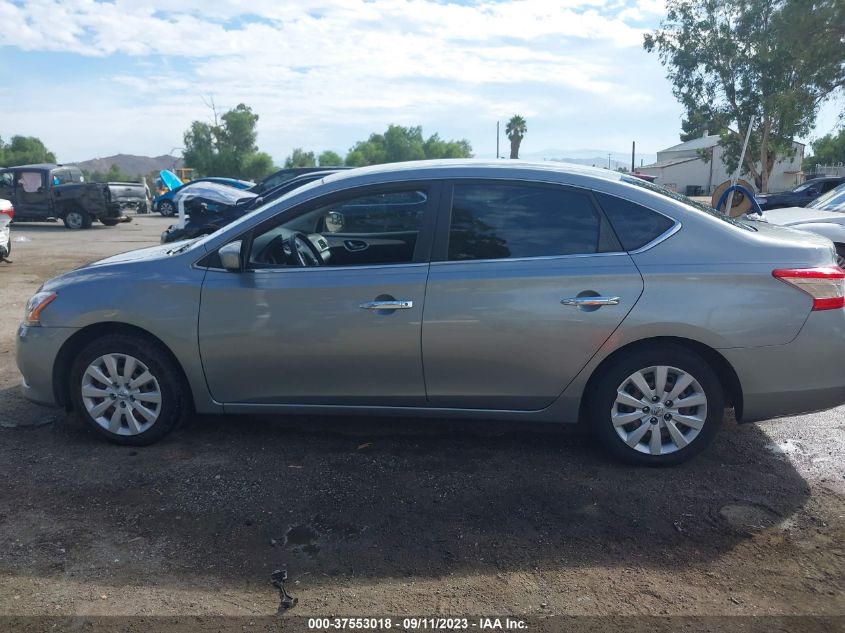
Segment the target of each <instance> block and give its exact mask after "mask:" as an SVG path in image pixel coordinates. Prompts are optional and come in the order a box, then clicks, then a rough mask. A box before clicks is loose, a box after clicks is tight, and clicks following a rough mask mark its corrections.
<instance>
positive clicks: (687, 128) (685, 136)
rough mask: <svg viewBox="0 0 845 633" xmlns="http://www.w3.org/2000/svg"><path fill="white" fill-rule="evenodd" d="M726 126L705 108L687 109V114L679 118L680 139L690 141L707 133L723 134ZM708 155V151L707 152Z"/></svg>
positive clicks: (726, 129)
mask: <svg viewBox="0 0 845 633" xmlns="http://www.w3.org/2000/svg"><path fill="white" fill-rule="evenodd" d="M727 131H728V126H727V125H725V122H724V121H723V120H721V119H720V118H718V117H714V116H713V114H712V113H711V112H708V111H707V109H706V108H698V109H691V110H687V116H686V117H685V118H683V119H681V135H680V136H681V141H684V142H686V141H691V140H693V139H696V138H701V137H702V136H704V134H705V132H706V133H707V134H719V135H721V134H723V133H725V132H727ZM708 155H709V153H708Z"/></svg>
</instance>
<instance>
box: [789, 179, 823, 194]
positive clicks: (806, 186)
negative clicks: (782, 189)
mask: <svg viewBox="0 0 845 633" xmlns="http://www.w3.org/2000/svg"><path fill="white" fill-rule="evenodd" d="M816 184H818V183H817V182H816V181H815V180H808V181H807V182H805V183H804V184H803V185H798V186H797V187H795V189H793V190H792V191H795V192H796V193H797V192H799V191H804V190H805V189H809V188H810V187H812V186H813V185H816Z"/></svg>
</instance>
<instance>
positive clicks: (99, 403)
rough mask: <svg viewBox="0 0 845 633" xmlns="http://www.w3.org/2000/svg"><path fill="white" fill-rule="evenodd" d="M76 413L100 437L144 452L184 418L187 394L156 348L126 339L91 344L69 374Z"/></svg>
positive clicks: (110, 337)
mask: <svg viewBox="0 0 845 633" xmlns="http://www.w3.org/2000/svg"><path fill="white" fill-rule="evenodd" d="M70 394H71V399H72V401H73V405H74V410H75V411H76V413H77V415H78V416H80V417H81V418H82V419H83V421H84V422H85V423H87V424H88V426H90V427H91V428H93V429H94V431H96V432H97V433H98V434H99V435H101V436H102V437H105V438H106V439H108V440H110V441H112V442H115V443H118V444H129V445H134V446H142V445H145V444H151V443H153V442H156V441H158V440H159V439H161V438H162V437H164V436H165V435H167V434H168V433H169V432H170V431H172V430H173V429H174V428H175V427H176V426H177V425H178V424H179V423H180V422H181V421H182V420H183V419H184V418H185V417H186V416H187V414H188V412H189V409H190V404H189V402H190V400H189V398H188V390H187V388H186V387H185V384H184V380H183V378H182V375H181V372H180V371H179V369H178V367H176V365H175V363H174V362H173V360H172V359H171V358H170V356H169V354H167V352H166V351H164V350H163V349H161V347H160V345H158V344H155V343H154V342H152V341H148V340H145V339H142V338H140V337H133V336H129V335H125V334H113V335H108V336H104V337H102V338H100V339H97V340H95V341H93V342H91V343H89V344H88V345H87V346H86V347H85V348H84V349H83V350H82V351H81V352H80V353H79V354H78V355H77V357H76V360H75V361H74V363H73V366H72V368H71V373H70Z"/></svg>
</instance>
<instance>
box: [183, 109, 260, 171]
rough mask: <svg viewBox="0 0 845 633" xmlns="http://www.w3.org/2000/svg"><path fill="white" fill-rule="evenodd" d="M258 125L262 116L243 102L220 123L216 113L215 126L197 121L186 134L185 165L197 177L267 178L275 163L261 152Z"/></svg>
mask: <svg viewBox="0 0 845 633" xmlns="http://www.w3.org/2000/svg"><path fill="white" fill-rule="evenodd" d="M212 107H213V105H212ZM257 123H258V115H257V114H255V113H253V111H252V109H251V108H250V107H249V106H247V105H244V104H243V103H240V104H238V105H237V106H236V107H235V108H233V109H231V110H229V111H228V112H226V113H225V114H223V115H222V116H220V117H219V120H218V117H217V114H216V111H215V115H214V123H206V122H204V121H194V122H193V123H191V126H190V127H189V128H188V129H187V130H186V131H185V134H184V141H185V150H184V152H183V158H184V160H185V165H186V166H187V167H193V168H194V170H195V175H196V176H228V177H231V178H245V179H248V178H252V179H257V178H261V177H263V176H266V175H267V174H268V173H269V172H270V171H272V169H273V160H272V158H270V156H269V155H268V154H266V153H263V152H259V151H258V146H257V145H256V140H257V133H256V131H255V126H256V124H257Z"/></svg>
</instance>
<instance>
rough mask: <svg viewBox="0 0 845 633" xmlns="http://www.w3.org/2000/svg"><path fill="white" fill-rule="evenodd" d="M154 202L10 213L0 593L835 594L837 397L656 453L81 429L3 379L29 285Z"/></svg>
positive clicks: (777, 607) (712, 609)
mask: <svg viewBox="0 0 845 633" xmlns="http://www.w3.org/2000/svg"><path fill="white" fill-rule="evenodd" d="M169 223H170V222H169V221H168V220H166V219H164V218H161V217H159V216H141V217H136V218H135V221H134V222H133V223H131V224H128V225H120V226H117V227H113V228H106V227H103V226H99V225H98V226H96V227H94V228H93V229H92V230H90V231H82V232H74V233H72V232H70V231H68V230H66V229H64V228H63V227H60V226H58V225H34V224H30V225H15V226H14V227H13V236H14V238H16V239H20V238H28V240H29V241H25V242H20V241H16V242H15V243H14V244H13V247H14V248H13V252H12V259H13V260H14V263H13V264H11V265H2V264H0V289H2V301H0V316H1V317H2V319H0V322H2V323H3V324H5V325H4V326H3V327H2V328H0V427H2V428H0V464H2V465H3V484H2V485H0V490H2V494H0V615H67V616H72V615H79V614H83V615H144V616H150V615H214V614H217V615H251V616H259V615H272V614H275V613H277V611H278V610H279V609H280V595H279V592H278V591H277V590H276V589H275V588H274V587H273V586H272V585H271V583H270V577H271V573H272V572H274V571H275V570H277V569H286V570H287V572H288V574H289V580H288V582H287V588H288V591H289V592H290V593H291V594H292V595H293V596H294V597H295V598H297V599H298V604H297V605H296V606H295V607H294V609H293V610H292V611H291V613H292V614H294V613H295V614H297V615H329V614H348V615H383V614H409V613H413V614H428V615H434V614H502V615H506V614H511V615H530V614H540V615H546V614H567V615H584V614H589V615H646V614H648V615H682V614H683V615H810V614H814V615H822V616H843V615H845V574H843V572H845V448H843V447H845V409H836V410H832V411H827V412H824V413H819V414H814V415H809V416H802V417H794V418H787V419H782V420H778V421H771V422H766V423H761V424H750V425H741V426H740V425H737V424H736V423H735V422H734V421H733V419H732V418H730V416H729V419H728V421H727V423H726V424H725V426H724V428H723V430H722V432H721V434H720V436H719V437H718V438H717V440H716V442H715V443H714V444H713V445H712V446H711V447H710V449H709V450H708V451H706V452H705V454H704V455H702V456H700V457H699V458H698V459H696V460H694V461H693V462H692V463H690V464H686V465H683V466H681V467H677V468H673V469H663V470H653V469H645V470H643V469H634V468H630V467H625V466H621V465H618V464H615V463H613V462H611V461H609V459H608V458H607V457H606V456H605V455H604V454H603V453H602V452H600V451H599V450H597V448H596V447H595V446H594V445H593V442H592V441H591V439H590V438H589V436H586V435H583V434H582V433H580V432H578V431H577V430H576V431H568V432H562V431H558V430H550V429H547V428H535V427H532V428H525V427H524V426H520V425H518V424H510V425H508V424H495V425H491V424H461V425H458V424H454V423H448V424H447V423H436V422H430V421H429V422H423V421H413V420H412V421H408V420H401V421H400V420H383V421H370V420H361V419H350V420H343V419H327V418H311V419H304V418H286V419H280V418H252V417H227V418H215V417H197V418H195V419H193V420H191V421H190V422H189V423H188V424H187V425H185V426H183V427H182V428H181V429H179V430H177V432H175V433H174V434H173V435H172V436H170V437H168V438H167V439H166V440H165V441H163V442H162V443H160V444H158V445H155V446H151V447H148V448H143V449H131V448H126V447H117V446H112V445H109V444H106V443H103V442H102V441H100V440H99V439H97V438H96V437H95V436H94V435H93V434H92V433H90V432H88V431H87V430H86V429H85V428H83V427H82V426H81V425H79V424H78V423H77V422H75V421H74V420H73V419H72V418H70V417H68V416H66V414H65V413H64V412H62V411H57V410H51V409H45V408H41V407H37V406H34V405H31V404H29V403H27V402H25V401H24V400H23V399H22V398H21V397H20V396H19V394H18V390H17V382H18V380H19V376H18V374H17V370H16V368H15V362H14V335H15V332H14V329H15V327H16V325H17V323H18V321H19V320H20V316H21V314H22V311H23V306H24V303H25V301H26V299H27V298H28V296H29V295H30V294H32V293H33V292H34V291H35V290H36V288H37V287H38V285H39V284H40V283H41V282H42V281H44V280H45V279H47V278H49V277H50V276H52V275H54V274H57V273H59V272H61V271H63V270H66V269H68V268H71V267H75V266H78V265H81V264H83V263H85V262H87V261H91V260H93V259H97V258H100V257H103V256H106V255H110V254H113V253H117V252H120V251H124V250H129V249H131V248H136V247H141V246H145V245H148V244H153V243H156V242H157V240H158V235H159V233H160V232H161V231H162V230H163V229H164V228H166V226H167V225H168V224H169Z"/></svg>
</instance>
